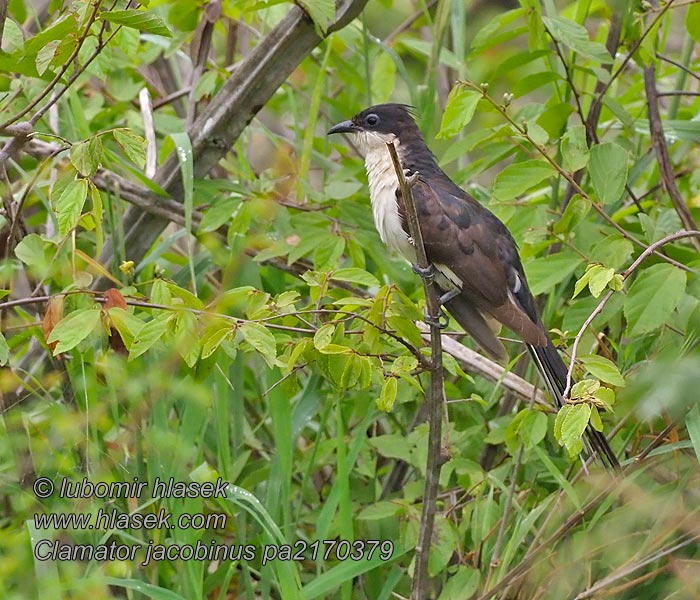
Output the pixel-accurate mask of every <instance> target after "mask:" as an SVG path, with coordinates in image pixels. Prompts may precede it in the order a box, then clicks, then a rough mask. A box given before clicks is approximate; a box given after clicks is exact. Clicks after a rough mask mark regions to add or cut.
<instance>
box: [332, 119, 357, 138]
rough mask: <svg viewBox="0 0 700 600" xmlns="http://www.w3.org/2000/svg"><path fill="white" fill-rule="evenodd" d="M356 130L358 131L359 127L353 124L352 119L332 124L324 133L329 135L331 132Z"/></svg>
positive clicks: (352, 131) (353, 131)
mask: <svg viewBox="0 0 700 600" xmlns="http://www.w3.org/2000/svg"><path fill="white" fill-rule="evenodd" d="M358 131H360V128H359V127H358V126H357V125H355V123H353V122H352V121H343V122H342V123H338V124H337V125H333V127H331V128H330V129H329V130H328V133H327V134H326V135H331V134H333V133H357V132H358Z"/></svg>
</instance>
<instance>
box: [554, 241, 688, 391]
mask: <svg viewBox="0 0 700 600" xmlns="http://www.w3.org/2000/svg"><path fill="white" fill-rule="evenodd" d="M686 237H700V231H677V232H676V233H672V234H671V235H667V236H666V237H665V238H662V239H660V240H659V241H658V242H654V243H653V244H652V245H651V246H649V247H648V248H647V249H646V250H644V252H642V253H641V254H640V255H639V256H638V257H637V260H635V261H634V262H633V263H632V264H631V265H630V267H629V268H628V269H627V270H626V271H625V272H624V273H623V274H622V279H627V278H628V277H629V276H630V275H631V274H632V273H634V271H635V270H636V269H637V267H639V265H641V264H642V263H643V262H644V261H645V260H646V259H647V258H648V257H649V256H650V255H651V254H654V253H655V252H656V249H657V248H660V247H661V246H664V245H665V244H668V243H670V242H673V241H675V240H679V239H682V238H686ZM614 293H615V290H610V291H608V293H607V294H605V296H604V297H603V299H602V300H601V301H600V302H599V303H598V306H596V307H595V310H594V311H593V312H592V313H591V314H590V315H588V318H587V319H586V320H585V322H584V323H583V325H581V329H579V331H578V333H577V334H576V337H575V338H574V344H573V346H572V347H571V360H570V362H569V370H568V371H567V373H566V389H565V390H564V398H567V397H568V396H569V392H571V384H572V378H573V372H574V364H575V362H576V355H577V353H578V347H579V344H580V343H581V338H582V337H583V334H584V333H585V332H586V329H588V326H589V325H590V324H591V323H592V322H593V319H595V318H596V317H597V316H598V315H599V314H600V313H601V312H603V309H604V308H605V305H606V304H607V303H608V301H609V300H610V298H612V296H613V294H614Z"/></svg>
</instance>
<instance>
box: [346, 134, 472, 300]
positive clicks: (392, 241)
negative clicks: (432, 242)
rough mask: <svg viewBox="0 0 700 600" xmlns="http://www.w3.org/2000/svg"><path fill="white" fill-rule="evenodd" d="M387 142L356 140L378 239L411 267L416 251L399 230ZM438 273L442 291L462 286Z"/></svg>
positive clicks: (366, 138) (443, 272)
mask: <svg viewBox="0 0 700 600" xmlns="http://www.w3.org/2000/svg"><path fill="white" fill-rule="evenodd" d="M387 141H389V140H388V139H384V138H379V137H378V136H376V138H375V136H372V135H371V134H370V135H366V136H362V138H361V139H359V140H358V142H359V145H360V147H361V148H362V149H363V150H364V154H365V168H366V170H367V179H368V181H369V197H370V201H371V202H372V214H373V215H374V225H375V227H376V228H377V231H378V232H379V237H381V238H382V241H383V242H384V243H385V244H386V245H387V246H388V247H389V248H390V249H391V250H393V251H395V252H398V253H399V254H401V255H402V256H403V257H404V258H405V259H406V260H408V261H409V262H410V263H412V264H414V263H415V262H416V252H415V249H414V248H413V246H412V245H411V243H410V242H409V236H408V235H406V233H405V232H404V230H403V227H401V218H400V217H399V209H398V205H397V204H396V190H397V188H398V185H399V184H398V180H397V179H396V170H395V169H394V163H393V162H392V160H391V155H390V154H389V150H388V149H387V147H386V142H387ZM394 144H395V145H396V146H397V153H398V155H399V158H401V150H400V144H399V142H398V140H396V139H395V140H394ZM435 267H436V268H437V270H438V275H437V279H436V283H437V284H438V285H439V286H440V287H441V288H442V289H443V290H449V289H451V288H453V287H458V288H461V287H462V281H461V280H460V278H459V277H457V275H456V274H455V273H454V272H453V271H452V270H451V269H450V268H448V267H447V266H445V265H442V264H436V265H435Z"/></svg>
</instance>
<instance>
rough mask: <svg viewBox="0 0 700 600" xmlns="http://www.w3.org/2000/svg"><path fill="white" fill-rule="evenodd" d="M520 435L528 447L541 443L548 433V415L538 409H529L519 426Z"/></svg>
mask: <svg viewBox="0 0 700 600" xmlns="http://www.w3.org/2000/svg"><path fill="white" fill-rule="evenodd" d="M518 435H519V436H520V439H521V440H522V441H523V444H525V448H526V449H528V448H532V447H533V446H536V445H537V444H539V443H540V442H541V441H542V440H543V439H544V436H545V435H547V415H545V414H544V413H543V412H540V411H538V410H528V412H527V414H526V415H525V417H524V418H523V420H522V422H521V424H520V427H519V428H518Z"/></svg>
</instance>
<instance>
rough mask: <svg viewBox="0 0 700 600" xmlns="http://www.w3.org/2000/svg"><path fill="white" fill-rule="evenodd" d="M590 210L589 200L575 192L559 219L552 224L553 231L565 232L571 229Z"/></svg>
mask: <svg viewBox="0 0 700 600" xmlns="http://www.w3.org/2000/svg"><path fill="white" fill-rule="evenodd" d="M590 210H591V201H590V200H589V199H588V198H584V197H583V196H581V195H580V194H575V195H574V197H573V198H572V199H571V200H570V201H569V203H568V204H567V205H566V209H565V210H564V214H563V215H562V216H561V219H559V221H558V222H556V223H555V224H554V231H555V232H556V233H567V232H569V231H571V230H572V229H573V228H574V227H576V225H578V224H579V223H580V222H581V221H583V219H584V217H585V216H586V215H587V214H588V211H590Z"/></svg>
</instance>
